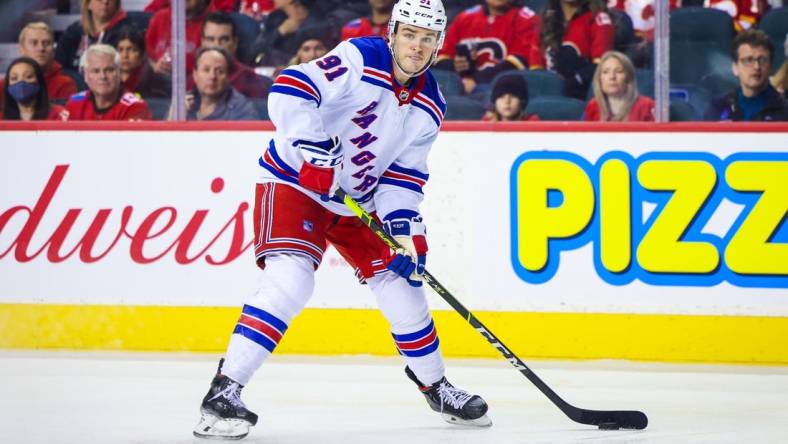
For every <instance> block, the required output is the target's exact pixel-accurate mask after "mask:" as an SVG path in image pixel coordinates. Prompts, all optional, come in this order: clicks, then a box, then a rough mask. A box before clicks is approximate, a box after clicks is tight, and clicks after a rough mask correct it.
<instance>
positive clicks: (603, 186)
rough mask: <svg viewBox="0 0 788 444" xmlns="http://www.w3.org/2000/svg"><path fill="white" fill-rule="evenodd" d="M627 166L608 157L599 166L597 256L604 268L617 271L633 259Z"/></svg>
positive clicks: (621, 269) (623, 268)
mask: <svg viewBox="0 0 788 444" xmlns="http://www.w3.org/2000/svg"><path fill="white" fill-rule="evenodd" d="M631 194H632V193H631V190H630V183H629V167H627V164H626V163H624V162H623V161H622V160H619V159H611V160H608V161H607V162H605V163H604V164H603V165H602V167H601V168H600V169H599V195H600V196H604V199H600V201H599V240H600V246H599V251H600V258H601V260H602V264H603V265H604V266H605V268H606V269H608V270H610V271H612V272H613V273H620V272H622V271H625V270H626V269H627V267H629V264H630V261H631V260H632V254H631V251H632V222H631V219H632V217H631V214H630V213H631V211H630V196H631Z"/></svg>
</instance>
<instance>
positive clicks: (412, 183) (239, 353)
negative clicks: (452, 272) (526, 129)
mask: <svg viewBox="0 0 788 444" xmlns="http://www.w3.org/2000/svg"><path fill="white" fill-rule="evenodd" d="M445 27H446V15H445V12H444V8H443V5H442V3H441V1H440V0H400V1H399V2H398V3H397V4H396V5H395V6H394V10H393V12H392V16H391V20H390V22H389V33H388V35H389V38H388V42H387V41H386V40H384V39H383V38H380V37H365V38H358V39H351V40H349V41H345V42H342V43H340V44H339V45H338V46H337V47H336V48H334V50H332V51H331V52H329V53H328V54H327V55H326V56H324V57H322V58H319V59H316V60H314V61H312V62H309V63H306V64H301V65H296V66H291V67H290V68H288V69H285V70H284V71H282V73H281V74H280V75H279V77H278V78H277V79H276V81H275V82H274V85H273V87H272V88H271V94H270V96H269V101H268V106H269V113H270V116H271V120H272V121H273V123H274V125H275V127H276V133H275V135H274V137H273V139H272V140H271V141H270V142H269V144H268V147H267V149H266V150H265V153H264V154H263V156H262V157H261V158H260V165H261V167H262V169H261V176H260V179H259V183H258V184H257V189H256V196H255V211H254V218H255V219H254V223H255V238H256V243H255V254H256V257H257V264H258V265H259V267H260V268H261V269H262V271H261V273H262V276H261V279H260V286H259V288H258V290H257V292H256V293H255V294H254V295H253V296H252V297H251V298H250V299H249V300H248V302H247V303H246V305H244V307H243V310H242V314H241V317H240V319H239V320H238V323H237V325H236V327H235V330H234V331H233V334H232V336H231V339H230V343H229V345H228V348H227V352H226V354H225V359H224V360H222V361H220V363H219V369H218V371H217V374H216V376H215V377H214V379H213V381H212V382H211V386H210V389H209V390H208V394H207V395H206V396H205V398H204V399H203V402H202V405H201V412H202V417H201V419H200V422H199V423H198V424H197V426H196V427H195V429H194V434H195V435H197V436H199V437H224V438H242V437H244V436H246V434H247V433H248V430H249V427H250V426H252V425H254V424H256V422H257V415H256V414H254V413H252V412H251V411H249V410H248V409H247V408H246V407H245V405H244V403H243V402H242V401H241V398H240V395H241V389H242V388H243V387H244V386H245V385H246V384H247V383H248V382H249V380H250V379H251V378H252V374H253V373H254V372H255V371H256V370H257V369H258V368H259V367H260V366H261V365H262V363H263V361H265V359H266V358H268V356H270V354H271V353H272V352H273V351H274V348H275V347H276V345H277V343H278V342H279V340H280V339H281V338H282V335H283V334H284V333H285V331H286V330H287V328H288V326H289V325H290V323H291V321H292V320H293V318H294V317H295V316H296V315H297V314H298V313H299V312H300V311H301V310H302V309H303V307H304V305H305V304H306V302H307V300H308V299H309V298H310V296H311V294H312V290H313V287H314V271H315V269H316V268H317V267H318V266H319V265H320V261H321V259H322V256H323V252H324V250H325V248H326V242H327V241H329V242H331V244H333V245H334V246H335V247H336V248H337V250H339V252H340V253H341V254H342V256H343V257H344V258H345V259H346V260H347V261H348V262H349V263H350V264H351V265H353V266H354V267H355V268H356V274H357V276H358V277H359V278H360V279H361V280H362V281H363V282H365V283H366V284H367V285H368V286H369V288H370V289H371V290H372V292H373V293H374V294H375V296H376V299H377V302H378V305H379V307H380V309H381V311H382V312H383V314H384V316H385V317H386V319H387V320H388V321H389V323H390V325H391V332H392V336H393V339H394V343H395V345H396V346H397V348H398V349H399V352H400V354H401V355H402V357H403V359H404V360H405V364H406V367H405V372H406V374H407V376H408V377H409V378H410V379H411V380H412V381H413V382H414V383H416V385H417V386H418V387H419V390H420V391H421V393H422V394H423V395H424V396H425V397H426V399H427V403H428V404H429V406H430V407H431V408H432V409H433V410H435V411H437V412H440V413H441V414H442V416H443V418H444V419H445V420H446V421H448V422H450V423H453V424H463V425H472V426H488V425H490V424H491V421H490V420H489V418H488V417H487V415H486V412H487V404H486V402H485V401H484V400H483V399H482V398H481V397H479V396H478V395H472V394H469V393H467V392H466V391H464V390H461V389H458V388H456V387H454V386H453V385H452V384H451V383H449V381H448V380H447V379H446V377H445V376H444V366H443V360H442V357H441V353H440V348H439V342H438V336H437V333H436V330H435V326H434V324H433V321H432V318H431V315H430V313H429V310H428V307H427V302H426V298H425V294H424V291H423V288H422V282H421V280H420V275H421V274H423V272H424V266H425V260H426V253H427V243H426V238H425V234H426V230H425V228H424V223H423V221H422V217H421V216H420V215H419V204H420V203H421V201H422V198H423V194H422V187H423V186H424V184H425V183H426V181H427V179H428V177H429V175H428V174H427V162H426V161H427V154H428V152H429V150H430V147H431V145H432V143H433V141H434V140H435V138H436V136H437V134H438V130H439V129H440V126H441V120H442V117H443V114H444V111H445V108H446V105H445V101H444V99H443V97H442V96H441V94H440V91H439V90H438V85H437V82H436V81H435V78H434V77H433V76H432V74H431V73H430V71H429V70H428V68H429V66H430V65H431V64H432V62H433V61H434V59H435V57H436V54H437V52H438V50H439V49H440V47H441V44H442V42H443V37H444V31H445ZM338 187H342V189H343V190H345V191H346V192H347V193H349V194H350V195H351V196H352V197H353V198H354V199H355V200H357V201H358V202H359V203H360V204H361V205H362V206H363V207H364V208H365V209H366V210H367V211H370V212H375V214H376V215H377V216H378V217H379V218H380V220H381V221H382V223H383V224H384V225H385V227H386V228H387V230H388V231H389V233H390V234H392V235H393V236H395V237H396V238H397V239H398V240H399V241H400V243H401V244H402V245H405V246H406V248H405V249H402V250H398V251H394V252H392V251H391V250H389V249H388V247H386V246H385V245H384V244H383V242H382V241H380V240H379V239H378V238H377V237H376V236H375V235H374V234H373V233H372V232H371V231H370V230H369V229H368V228H367V227H366V226H365V225H364V224H363V223H362V222H361V221H360V220H359V219H357V218H356V217H355V216H353V213H351V212H350V210H349V209H348V208H346V207H345V206H344V205H343V204H342V202H341V201H340V200H339V199H338V198H337V197H336V196H334V195H333V194H334V192H335V190H336V189H337V188H338Z"/></svg>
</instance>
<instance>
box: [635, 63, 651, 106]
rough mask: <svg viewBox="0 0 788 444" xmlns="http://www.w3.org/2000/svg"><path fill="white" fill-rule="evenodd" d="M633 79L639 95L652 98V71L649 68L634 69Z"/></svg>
mask: <svg viewBox="0 0 788 444" xmlns="http://www.w3.org/2000/svg"><path fill="white" fill-rule="evenodd" d="M635 80H636V81H637V84H638V93H639V94H640V95H641V96H648V97H651V98H652V99H653V98H654V71H652V70H650V69H636V70H635Z"/></svg>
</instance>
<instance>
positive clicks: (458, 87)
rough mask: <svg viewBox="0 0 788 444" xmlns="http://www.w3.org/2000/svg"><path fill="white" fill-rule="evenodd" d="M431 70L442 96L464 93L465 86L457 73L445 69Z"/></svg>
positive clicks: (461, 94) (462, 94)
mask: <svg viewBox="0 0 788 444" xmlns="http://www.w3.org/2000/svg"><path fill="white" fill-rule="evenodd" d="M431 72H432V75H434V76H435V80H437V81H438V85H440V88H441V93H443V95H444V97H448V96H464V95H465V87H464V86H463V85H462V78H461V77H460V75H459V74H457V73H456V72H454V71H449V70H446V69H433V70H432V71H431Z"/></svg>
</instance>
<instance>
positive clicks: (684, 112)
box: [670, 100, 700, 122]
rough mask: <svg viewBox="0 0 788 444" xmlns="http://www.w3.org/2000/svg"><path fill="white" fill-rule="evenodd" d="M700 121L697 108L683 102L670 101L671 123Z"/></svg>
mask: <svg viewBox="0 0 788 444" xmlns="http://www.w3.org/2000/svg"><path fill="white" fill-rule="evenodd" d="M695 120H700V119H699V118H698V113H697V112H696V111H695V108H693V107H692V105H690V103H689V102H685V101H683V100H671V101H670V121H671V122H692V121H695Z"/></svg>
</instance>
